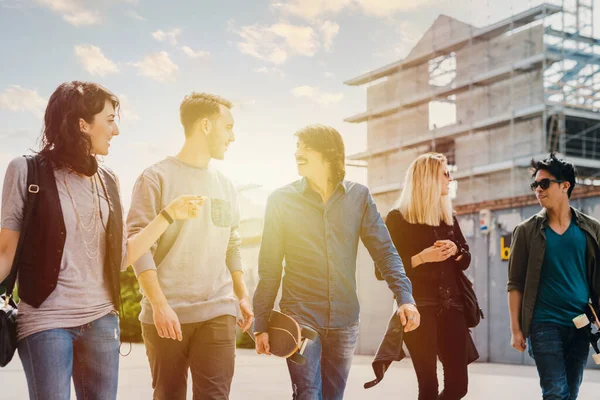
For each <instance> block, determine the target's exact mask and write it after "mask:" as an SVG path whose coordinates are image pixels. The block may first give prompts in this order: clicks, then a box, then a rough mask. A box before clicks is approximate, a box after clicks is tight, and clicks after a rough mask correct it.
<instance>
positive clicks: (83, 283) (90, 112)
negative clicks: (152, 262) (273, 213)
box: [0, 81, 203, 400]
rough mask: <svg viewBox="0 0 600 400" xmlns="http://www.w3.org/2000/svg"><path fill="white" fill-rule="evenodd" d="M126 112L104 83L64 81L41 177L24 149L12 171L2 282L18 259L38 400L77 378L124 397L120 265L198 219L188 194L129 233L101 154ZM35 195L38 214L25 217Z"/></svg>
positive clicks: (52, 111)
mask: <svg viewBox="0 0 600 400" xmlns="http://www.w3.org/2000/svg"><path fill="white" fill-rule="evenodd" d="M118 110H119V100H118V98H117V97H116V96H115V95H114V94H112V93H111V92H109V91H108V90H107V89H105V88H103V87H102V86H100V85H98V84H95V83H90V82H78V81H73V82H68V83H63V84H62V85H60V86H59V87H58V88H57V89H56V91H55V92H54V93H53V94H52V96H51V97H50V100H49V102H48V105H47V108H46V113H45V116H44V130H43V133H42V150H41V151H40V152H39V153H38V154H37V155H36V156H35V157H34V158H33V162H34V163H33V164H32V165H35V166H37V171H38V173H37V180H36V181H35V182H33V184H32V183H31V182H30V181H29V182H28V162H27V160H26V159H25V158H24V157H18V158H15V159H14V160H12V161H11V163H10V164H9V166H8V169H7V171H6V177H5V180H4V186H3V193H2V215H1V216H2V219H1V227H2V229H1V230H0V281H1V280H4V279H5V278H6V277H7V276H8V275H9V273H10V271H11V267H12V266H13V263H14V264H15V265H14V268H17V269H18V272H19V275H18V279H19V280H18V288H19V297H20V299H21V301H20V304H19V314H18V319H17V339H18V351H19V356H20V358H21V362H22V364H23V367H24V369H25V374H26V376H27V383H28V386H29V396H30V398H31V399H44V400H54V399H57V400H59V399H60V400H63V399H70V388H71V378H72V379H73V382H74V386H75V390H76V393H77V397H78V398H85V399H114V398H116V392H117V381H118V365H119V344H120V340H119V320H118V311H119V306H120V300H119V299H120V295H119V293H120V291H119V274H120V271H121V270H122V269H124V267H127V266H128V265H130V264H131V263H132V262H134V261H135V260H137V258H139V257H140V256H141V255H142V254H143V253H145V252H146V251H147V250H148V249H149V248H150V246H151V245H152V244H153V243H154V242H155V241H156V240H157V239H158V238H159V236H160V235H161V234H162V233H163V232H164V230H165V229H166V228H167V226H168V225H169V223H171V222H173V220H174V219H188V218H194V217H196V216H197V215H198V212H197V211H198V208H199V207H200V206H201V204H202V202H203V199H202V198H201V197H199V196H181V197H179V198H177V199H175V200H174V201H173V202H172V203H170V204H169V205H168V206H166V207H165V208H164V209H163V211H162V213H161V214H159V215H158V216H157V217H156V218H155V219H154V220H153V221H152V222H150V224H148V226H146V228H145V229H144V230H142V231H141V232H140V233H139V234H137V235H136V236H134V237H132V238H131V239H129V240H127V239H126V236H125V235H124V234H123V231H124V227H123V225H124V224H123V211H122V206H121V199H120V194H119V188H118V181H117V178H116V176H115V175H114V174H113V173H112V172H111V171H110V170H109V169H107V168H106V167H104V166H101V165H99V164H98V159H97V157H98V156H103V155H107V154H108V151H109V148H110V142H111V139H112V138H113V137H114V136H117V135H118V134H119V129H118V127H117V125H116V122H115V118H116V117H117V116H118ZM31 199H35V201H34V206H33V212H32V214H31V215H32V219H31V221H32V222H30V223H29V224H24V209H25V204H26V203H27V202H28V201H29V200H31ZM26 225H27V226H26ZM30 226H31V228H29V227H30ZM34 226H35V227H34ZM33 227H34V228H33ZM21 233H23V234H22V235H21ZM17 248H19V257H17V258H15V254H16V252H17Z"/></svg>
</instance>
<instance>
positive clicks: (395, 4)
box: [271, 0, 434, 20]
mask: <svg viewBox="0 0 600 400" xmlns="http://www.w3.org/2000/svg"><path fill="white" fill-rule="evenodd" d="M433 1H434V0H288V1H282V0H274V1H273V2H272V3H271V7H272V8H274V9H276V10H280V11H282V12H283V13H284V14H289V15H295V16H297V17H301V18H305V19H307V20H316V19H318V18H320V17H323V16H325V15H336V14H338V13H340V12H341V11H343V10H344V9H352V10H359V11H362V12H363V13H365V14H368V15H374V16H377V17H387V16H390V15H392V14H394V13H397V12H403V11H412V10H415V9H418V8H422V7H424V6H427V5H429V4H431V3H433Z"/></svg>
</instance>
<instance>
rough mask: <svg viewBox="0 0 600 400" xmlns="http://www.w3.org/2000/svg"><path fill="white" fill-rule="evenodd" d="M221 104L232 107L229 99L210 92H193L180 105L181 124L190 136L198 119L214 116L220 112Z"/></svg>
mask: <svg viewBox="0 0 600 400" xmlns="http://www.w3.org/2000/svg"><path fill="white" fill-rule="evenodd" d="M219 104H221V105H223V106H225V107H227V108H231V107H233V105H232V104H231V102H230V101H229V100H225V99H224V98H222V97H220V96H217V95H214V94H208V93H198V92H192V93H190V94H188V95H187V96H185V97H184V98H183V100H182V101H181V105H180V106H179V118H180V120H181V125H183V129H184V131H185V135H186V136H188V135H189V134H190V131H191V129H192V127H193V126H194V124H195V123H196V121H198V120H199V119H202V118H213V117H214V116H216V115H218V114H219V113H220V111H221V110H220V108H219Z"/></svg>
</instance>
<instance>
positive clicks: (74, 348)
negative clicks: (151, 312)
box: [18, 312, 120, 400]
mask: <svg viewBox="0 0 600 400" xmlns="http://www.w3.org/2000/svg"><path fill="white" fill-rule="evenodd" d="M119 335H120V331H119V318H118V316H117V315H116V314H115V313H114V312H111V313H110V314H107V315H105V316H104V317H102V318H99V319H97V320H95V321H93V322H90V323H89V324H86V325H82V326H78V327H75V328H59V329H49V330H47V331H42V332H38V333H34V334H33V335H31V336H28V337H26V338H24V339H23V340H21V341H19V343H18V349H19V357H20V358H21V362H22V363H23V368H24V369H25V375H26V377H27V386H28V387H29V398H30V399H31V400H69V399H70V398H71V377H73V383H74V386H75V392H76V394H77V398H78V399H86V400H114V399H116V397H117V385H118V378H119V343H120V339H119Z"/></svg>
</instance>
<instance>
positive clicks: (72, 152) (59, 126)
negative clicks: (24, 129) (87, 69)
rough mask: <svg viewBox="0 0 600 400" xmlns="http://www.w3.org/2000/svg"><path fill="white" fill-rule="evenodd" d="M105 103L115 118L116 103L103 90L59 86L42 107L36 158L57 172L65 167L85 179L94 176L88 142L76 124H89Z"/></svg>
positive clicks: (90, 84) (94, 85)
mask: <svg viewBox="0 0 600 400" xmlns="http://www.w3.org/2000/svg"><path fill="white" fill-rule="evenodd" d="M107 101H110V102H111V104H112V105H113V107H114V108H115V110H116V111H117V114H118V109H119V99H118V98H117V96H115V95H114V94H113V93H112V92H110V91H109V90H108V89H106V88H104V87H103V86H101V85H99V84H97V83H93V82H80V81H72V82H65V83H63V84H61V85H60V86H59V87H58V88H56V90H55V91H54V93H52V96H50V100H49V101H48V105H47V106H46V113H45V114H44V128H43V131H42V137H41V140H40V142H41V147H42V149H41V150H40V152H39V154H40V155H42V156H43V157H45V158H47V159H48V160H50V161H51V162H52V163H53V164H54V166H55V167H57V168H62V167H68V168H71V169H73V170H74V171H76V172H78V173H81V174H85V175H87V176H92V175H94V174H95V173H96V171H97V169H98V161H97V160H96V157H95V156H94V155H92V154H91V151H92V141H91V139H90V137H89V136H88V135H87V134H86V133H84V132H82V131H81V129H80V128H79V120H80V119H84V120H85V121H86V122H87V123H89V124H91V123H93V122H94V117H95V115H96V114H99V113H100V112H102V110H104V107H105V105H106V102H107Z"/></svg>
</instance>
